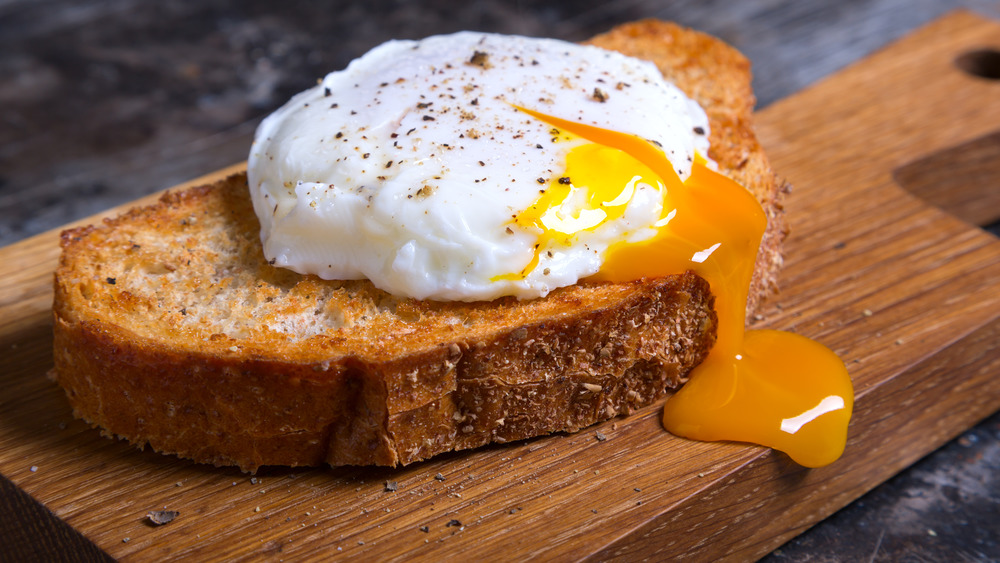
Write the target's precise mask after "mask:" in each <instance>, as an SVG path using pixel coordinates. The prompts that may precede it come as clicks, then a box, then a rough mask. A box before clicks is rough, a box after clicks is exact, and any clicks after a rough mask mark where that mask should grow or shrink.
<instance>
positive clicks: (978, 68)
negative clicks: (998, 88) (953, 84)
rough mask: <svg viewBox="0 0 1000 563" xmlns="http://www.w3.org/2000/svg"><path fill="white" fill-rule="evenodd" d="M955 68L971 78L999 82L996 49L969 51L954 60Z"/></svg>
mask: <svg viewBox="0 0 1000 563" xmlns="http://www.w3.org/2000/svg"><path fill="white" fill-rule="evenodd" d="M955 66H957V67H958V68H959V69H961V70H962V71H964V72H966V73H968V74H971V75H973V76H978V77H980V78H989V79H991V80H1000V51H998V50H996V49H977V50H975V51H969V52H967V53H963V54H961V55H959V56H958V58H956V59H955Z"/></svg>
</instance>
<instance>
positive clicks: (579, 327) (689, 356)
mask: <svg viewBox="0 0 1000 563" xmlns="http://www.w3.org/2000/svg"><path fill="white" fill-rule="evenodd" d="M594 42H595V43H596V44H598V45H600V46H604V47H607V48H613V49H615V50H619V51H622V52H624V53H626V54H632V55H634V56H639V57H642V58H646V59H650V60H653V61H654V62H656V63H657V64H658V65H659V66H660V67H661V70H663V71H664V74H665V75H667V77H668V78H669V79H672V80H674V81H675V83H677V84H678V85H679V86H680V87H681V88H682V89H685V90H686V91H688V93H689V94H691V95H692V96H694V97H695V98H696V99H698V101H699V102H700V103H702V105H703V107H705V108H706V111H707V112H708V114H709V117H710V121H711V126H712V143H713V154H712V155H711V156H712V157H713V158H714V159H715V160H716V161H717V162H718V163H719V165H720V170H721V171H723V172H725V173H727V174H730V175H731V176H733V177H734V178H736V179H737V180H739V181H741V182H743V183H744V185H746V186H748V188H749V189H751V190H752V191H753V192H754V193H755V194H756V195H757V196H758V199H760V200H761V201H762V203H763V205H764V207H765V209H766V210H767V211H768V215H769V218H772V221H771V223H770V224H769V229H768V234H767V235H765V242H764V245H763V248H762V252H761V253H760V255H759V256H758V271H757V274H756V278H755V282H754V284H755V285H754V287H753V288H752V290H751V295H752V298H751V300H750V301H751V305H750V306H753V305H754V304H755V303H756V302H757V300H758V299H759V298H760V297H761V296H762V295H763V294H764V292H765V289H766V288H767V287H768V286H769V285H771V284H772V283H773V279H774V275H775V272H776V270H777V268H778V266H779V265H780V239H781V236H782V233H783V228H784V227H783V223H782V222H781V221H780V205H779V202H778V198H780V195H781V194H780V190H779V189H778V186H779V184H778V183H777V181H776V179H775V177H774V175H773V173H771V171H770V168H769V167H768V165H767V161H766V158H765V157H764V155H763V152H762V151H761V150H760V147H759V145H758V144H757V142H756V139H755V138H754V136H753V133H752V130H751V129H750V128H749V125H748V124H749V119H750V111H751V108H752V105H753V100H752V94H751V93H750V90H749V70H748V66H749V65H748V64H747V63H746V60H745V59H744V58H743V57H742V56H741V55H739V54H738V53H736V52H735V51H734V50H732V49H731V48H729V47H727V46H725V45H723V44H721V43H720V42H718V41H717V40H715V39H712V38H710V37H708V36H704V35H702V34H698V33H695V32H692V31H689V30H685V29H683V28H680V27H677V26H674V25H672V24H665V23H662V22H651V21H647V22H640V23H637V24H632V25H628V26H623V27H621V28H618V29H616V30H614V31H612V32H610V33H608V34H605V35H602V36H600V37H597V38H595V39H594ZM677 50H680V51H681V53H680V54H678V52H676V51H677ZM713 70H714V71H715V72H712V71H713ZM727 84H728V86H727ZM775 225H777V226H775ZM62 246H63V254H62V257H61V259H60V264H59V267H58V269H57V271H56V275H55V300H54V306H53V312H54V317H55V321H54V322H55V324H54V359H55V373H56V377H57V380H58V382H59V384H60V385H61V386H62V387H63V388H64V389H65V390H66V393H67V396H68V397H69V401H70V403H71V405H72V406H73V409H74V412H75V414H76V416H78V417H80V418H83V419H84V420H87V421H89V422H90V423H92V424H94V425H95V426H98V427H100V428H102V429H103V430H104V431H105V432H107V433H109V434H113V435H117V436H119V437H122V438H125V439H127V440H128V441H130V442H132V443H134V444H136V445H139V446H143V445H145V444H149V445H150V446H151V447H152V448H153V449H155V450H157V451H160V452H164V453H172V454H177V455H179V456H181V457H184V458H188V459H192V460H195V461H198V462H204V463H212V464H216V465H237V466H239V467H241V468H242V469H243V470H246V471H254V470H256V469H257V468H258V467H260V466H261V465H292V466H294V465H319V464H323V463H329V464H331V465H368V464H377V465H398V464H407V463H412V462H414V461H418V460H421V459H426V458H428V457H431V456H433V455H436V454H438V453H442V452H446V451H450V450H457V449H465V448H473V447H477V446H481V445H483V444H487V443H490V442H507V441H512V440H520V439H524V438H529V437H532V436H538V435H541V434H546V433H550V432H557V431H574V430H577V429H580V428H583V427H585V426H588V425H590V424H593V423H595V422H598V421H600V420H605V419H608V418H611V417H614V416H617V415H619V414H623V413H628V412H631V410H633V409H636V408H640V407H643V406H646V405H648V404H650V403H652V402H654V401H655V400H657V399H659V398H660V397H662V396H663V395H664V393H665V392H666V390H667V389H669V388H674V387H676V386H678V385H680V383H681V382H682V381H683V379H684V377H685V376H686V374H687V372H688V371H689V370H690V369H691V368H692V367H693V366H695V365H697V363H698V362H700V361H701V360H702V359H703V358H704V357H705V355H706V354H707V353H708V350H709V349H710V348H711V346H712V344H713V343H714V339H715V323H716V317H715V313H714V311H713V310H712V302H713V298H712V295H711V293H710V291H709V287H708V284H707V282H705V281H704V280H703V279H701V278H700V277H698V276H696V275H695V274H693V273H690V272H688V273H683V274H677V275H672V276H667V277H664V278H659V279H647V280H639V281H636V282H630V283H581V284H578V285H576V286H572V287H567V288H562V289H559V290H557V291H555V292H553V293H551V294H550V295H549V296H547V297H545V298H543V299H535V300H530V301H518V300H516V299H514V298H503V299H498V300H495V301H491V302H477V303H441V302H429V301H416V300H412V299H399V298H395V297H393V296H390V295H388V294H386V293H385V292H382V291H380V290H378V289H376V288H374V286H372V285H371V284H370V283H369V282H367V281H346V282H336V281H324V280H320V279H318V278H316V277H314V276H302V275H299V274H295V273H293V272H290V271H287V270H282V269H278V268H274V267H272V266H271V265H269V264H268V263H267V262H266V261H265V260H264V258H263V254H262V252H261V248H260V241H259V224H258V222H257V219H256V217H255V215H254V214H253V210H252V206H251V204H250V201H249V195H248V191H247V189H246V178H245V175H236V176H232V177H230V178H228V179H226V180H224V181H220V182H218V183H216V184H213V185H209V186H202V187H198V188H194V189H191V190H188V191H184V192H179V193H170V194H167V195H165V196H164V197H163V198H162V199H161V201H160V202H159V203H158V204H157V205H154V206H150V207H146V208H137V209H133V210H131V211H129V212H127V213H125V214H123V215H122V216H120V217H117V218H115V219H107V220H105V222H104V224H103V225H100V226H89V227H83V228H78V229H73V230H69V231H66V232H64V233H63V235H62Z"/></svg>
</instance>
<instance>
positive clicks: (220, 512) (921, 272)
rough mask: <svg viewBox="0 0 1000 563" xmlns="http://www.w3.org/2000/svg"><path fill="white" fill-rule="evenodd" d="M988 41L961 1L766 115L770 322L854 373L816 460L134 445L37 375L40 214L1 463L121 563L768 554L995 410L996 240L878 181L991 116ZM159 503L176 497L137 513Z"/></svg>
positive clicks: (1, 270)
mask: <svg viewBox="0 0 1000 563" xmlns="http://www.w3.org/2000/svg"><path fill="white" fill-rule="evenodd" d="M983 47H992V48H995V49H1000V25H998V24H997V23H996V22H988V21H984V20H982V19H979V18H976V17H974V16H971V15H969V14H967V13H956V14H952V15H950V16H948V17H946V18H944V19H941V20H939V21H937V22H935V23H934V24H933V25H931V26H929V27H927V28H924V29H922V30H920V31H918V32H916V33H914V34H912V35H910V36H908V37H907V38H905V39H903V40H901V41H899V42H898V43H895V44H893V45H892V46H891V47H889V48H887V49H884V50H882V51H880V52H879V53H877V54H875V55H874V56H872V57H870V58H868V59H866V60H864V61H862V62H860V63H858V64H856V65H854V66H852V67H850V68H848V69H846V70H844V71H842V72H840V73H838V74H836V75H834V76H832V77H830V78H829V79H827V80H825V81H823V82H821V83H819V84H817V85H815V86H813V87H811V88H809V89H807V90H805V91H803V92H801V93H800V94H797V95H795V96H792V97H791V98H788V99H786V100H783V101H781V102H778V103H776V104H773V105H771V106H770V107H769V108H768V109H767V110H766V111H764V112H762V113H761V114H760V115H759V116H758V129H759V133H760V136H761V139H762V141H763V143H764V145H765V147H767V149H768V151H769V154H770V155H771V157H772V160H773V162H774V165H775V167H776V168H777V169H778V170H779V171H780V172H781V173H782V174H783V175H785V176H786V177H787V178H788V179H789V180H790V181H791V182H792V183H793V184H794V185H795V186H796V189H795V191H794V193H793V195H792V197H791V198H790V201H789V202H788V206H787V207H788V212H789V218H790V220H791V221H792V223H793V236H792V238H791V239H790V240H789V244H788V260H787V267H786V269H785V270H784V272H783V276H782V285H783V292H782V294H781V295H780V296H779V297H778V298H777V299H775V300H773V301H772V303H771V304H770V305H769V306H768V307H767V308H766V310H765V311H764V316H765V318H764V319H763V322H764V324H765V326H768V327H774V328H782V329H791V330H796V331H798V332H801V333H803V334H806V335H808V336H811V337H814V338H817V339H819V340H820V341H822V342H824V343H826V344H827V345H829V346H830V347H832V348H833V349H834V350H836V351H837V352H838V353H839V354H840V355H841V357H842V358H843V359H844V360H845V361H846V362H847V363H848V367H849V370H850V372H851V375H852V378H853V380H854V383H855V388H856V394H857V401H856V405H855V416H854V419H853V421H852V424H851V429H850V437H849V443H848V447H847V452H846V453H845V455H844V457H843V458H842V459H841V460H839V461H838V462H837V463H835V464H833V465H831V466H829V467H825V468H821V469H814V470H806V469H803V468H801V467H798V466H796V465H795V464H793V463H791V462H790V461H788V459H787V458H786V457H785V456H783V455H782V454H777V453H774V452H771V451H769V450H766V449H764V448H759V447H754V446H744V445H740V444H728V443H723V444H708V443H699V442H688V441H685V440H681V439H678V438H674V437H672V436H670V435H668V434H666V433H665V432H664V431H663V430H662V428H661V427H660V425H659V420H658V418H659V409H658V408H649V409H645V410H643V411H640V412H638V413H637V414H635V415H633V416H632V417H629V418H625V419H618V420H615V421H609V422H607V423H604V424H600V425H597V426H595V427H593V428H591V429H587V430H584V431H582V432H580V433H577V434H572V435H555V436H551V437H546V438H541V439H535V440H529V441H526V442H522V443H516V444H510V445H505V446H494V447H488V448H484V449H481V450H477V451H473V452H459V453H453V454H447V455H444V456H441V457H439V458H435V459H433V460H430V461H427V462H423V463H420V464H416V465H414V466H409V467H406V468H403V469H399V470H390V469H356V468H339V469H316V470H290V469H280V468H273V469H266V470H262V471H261V472H259V473H258V475H257V476H255V477H250V476H247V475H243V474H240V473H239V472H237V471H235V470H229V469H215V468H211V467H205V466H199V465H193V464H190V463H187V462H183V461H180V460H177V459H174V458H170V457H164V456H160V455H157V454H155V453H152V452H140V451H136V450H134V449H132V448H131V447H129V446H127V445H125V444H123V443H119V442H116V441H112V440H109V439H106V438H103V437H101V436H100V435H99V433H98V432H97V431H95V430H92V429H89V428H88V427H86V425H84V424H83V423H81V422H79V421H75V420H73V419H72V417H71V415H70V412H69V408H68V406H67V405H66V402H65V399H64V398H63V397H62V395H61V391H59V389H57V388H56V387H55V385H53V384H52V383H51V382H49V381H48V380H47V379H46V377H45V373H46V371H47V370H48V369H49V368H50V367H51V336H50V330H51V321H50V312H49V307H50V305H51V289H50V285H51V273H52V269H53V267H54V263H55V260H56V257H57V254H58V248H57V233H56V232H50V233H45V234H43V235H39V236H37V237H35V238H32V239H29V240H26V241H23V242H22V243H19V244H16V245H13V246H10V247H7V248H4V249H2V250H0V350H3V351H4V354H5V357H6V359H5V362H4V363H5V366H6V367H4V369H3V372H2V380H0V384H2V385H3V388H4V393H3V396H2V399H0V452H2V453H0V473H3V474H4V475H5V476H7V477H8V478H9V479H10V480H11V481H13V482H14V483H15V484H17V485H18V486H19V487H20V488H22V489H23V490H25V491H27V492H29V493H30V494H31V495H33V496H34V497H35V498H37V499H38V500H40V501H41V502H42V503H43V504H45V505H46V506H47V507H48V508H50V509H51V510H52V511H53V512H54V513H55V514H56V515H57V516H59V517H60V518H62V519H63V520H64V521H66V522H67V523H69V524H70V525H71V526H73V527H74V528H76V529H78V530H80V531H81V532H83V533H84V534H85V535H86V536H87V537H88V538H90V539H91V540H93V541H94V542H95V543H96V544H97V545H98V546H100V547H101V548H102V549H104V550H105V551H107V552H108V553H109V554H111V555H113V556H115V557H118V558H124V559H131V560H152V559H163V558H168V557H169V558H182V557H186V558H190V557H194V558H198V559H234V560H239V559H261V558H264V559H275V560H277V559H282V558H285V559H288V558H295V559H302V558H310V557H312V558H319V557H329V556H331V555H336V554H344V555H349V556H357V557H366V558H377V559H386V560H392V559H395V560H401V559H410V558H424V559H430V558H435V559H438V558H442V557H445V556H448V555H452V556H455V555H458V554H459V553H461V554H462V556H463V557H465V558H470V559H475V558H490V557H496V556H497V554H503V556H504V557H505V558H507V559H520V558H525V557H544V558H552V557H555V556H557V555H558V556H559V557H560V558H565V559H593V560H609V559H627V560H634V559H637V558H641V557H650V558H656V559H667V558H682V557H687V558H692V559H696V560H706V559H732V560H746V559H754V558H756V557H759V556H761V555H762V554H764V553H767V552H769V551H771V550H773V549H774V548H775V547H777V546H778V545H780V544H781V543H783V542H784V541H786V540H787V539H789V538H790V537H792V536H794V535H795V534H797V533H799V532H801V531H803V530H804V529H806V528H807V527H808V526H810V525H811V524H813V523H815V522H816V521H818V520H819V519H821V518H823V517H825V516H826V515H828V514H830V513H832V512H833V511H835V510H837V509H838V508H840V507H841V506H843V505H845V504H847V503H848V502H849V501H851V500H852V499H854V498H856V497H858V496H860V495H861V494H863V493H864V492H865V491H867V490H869V489H870V488H872V487H874V486H875V485H876V484H878V483H880V482H882V481H884V480H885V479H887V478H888V477H890V476H891V475H893V474H894V473H896V472H897V471H899V470H900V469H902V468H903V467H905V466H907V465H908V464H910V463H912V462H913V461H914V460H916V459H918V458H919V457H921V456H923V455H925V454H926V453H927V452H929V451H931V450H933V449H935V448H936V447H938V446H939V445H940V444H942V443H943V442H944V441H946V440H948V439H949V438H951V437H952V436H954V435H956V434H957V433H959V432H960V431H962V430H963V429H965V428H967V427H968V426H970V425H971V424H973V423H975V422H976V421H978V420H979V419H981V418H983V417H984V416H987V415H988V414H990V413H992V412H994V411H996V410H997V409H998V408H1000V378H998V377H996V375H997V373H998V372H1000V351H998V350H997V342H998V341H1000V338H998V337H1000V282H998V281H997V280H1000V242H998V241H997V239H996V238H995V237H992V236H991V235H989V234H987V233H984V232H983V231H981V230H979V229H976V228H974V227H972V226H970V225H969V224H968V223H966V222H964V221H961V220H959V219H957V218H955V217H953V216H951V215H948V214H947V213H945V212H943V211H941V210H939V209H937V208H935V207H933V206H931V205H929V204H927V203H926V202H924V201H922V200H921V199H919V198H918V197H917V196H915V195H913V194H912V193H910V192H908V191H907V190H905V189H903V188H902V187H900V186H899V185H898V184H897V183H896V182H895V181H894V179H893V176H894V174H895V173H896V171H897V170H899V169H901V167H905V166H906V165H907V164H908V163H913V162H918V161H921V160H923V159H927V158H931V157H933V155H935V154H939V153H943V152H947V151H948V150H949V149H952V148H953V147H956V146H959V145H962V144H964V143H970V142H974V141H975V140H976V139H981V138H986V137H987V136H988V135H991V134H995V133H996V132H997V131H1000V82H997V81H990V80H986V79H983V78H978V77H972V76H970V75H968V74H966V73H964V72H962V71H961V70H959V69H957V68H956V67H955V66H954V64H953V60H954V59H955V58H956V57H957V56H959V55H960V54H962V53H963V52H966V51H968V50H971V49H973V48H983ZM227 172H228V171H227ZM210 179H211V178H210V177H209V178H205V179H203V180H204V181H207V180H210ZM941 181H942V182H945V183H947V181H948V179H947V177H944V178H942V180H941ZM115 211H117V210H112V212H115ZM596 431H600V432H601V433H602V434H603V435H604V436H606V438H607V439H606V440H603V441H602V440H598V439H596V434H595V432H596ZM32 467H34V468H35V470H34V471H32ZM437 476H439V477H440V478H437ZM387 481H393V482H395V483H396V484H397V490H395V491H389V490H387V487H386V482H387ZM161 508H168V509H171V510H178V511H179V512H180V515H179V516H178V517H177V518H176V519H175V520H174V521H173V522H171V523H169V524H166V525H164V526H160V527H152V526H150V525H147V524H146V523H145V522H144V520H145V515H146V513H147V512H148V511H150V510H155V509H161Z"/></svg>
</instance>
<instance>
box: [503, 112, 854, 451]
mask: <svg viewBox="0 0 1000 563" xmlns="http://www.w3.org/2000/svg"><path fill="white" fill-rule="evenodd" d="M519 109H521V110H522V111H524V112H526V113H528V114H530V115H532V116H534V117H536V118H537V119H540V120H542V121H545V122H546V123H548V124H550V125H552V126H554V127H555V128H558V129H559V130H561V132H566V133H570V134H572V135H576V136H578V137H582V138H584V139H586V140H588V141H591V143H588V144H583V145H579V146H577V147H575V148H573V149H571V150H570V152H569V155H568V156H567V163H566V172H565V174H564V175H563V176H562V177H561V178H568V180H563V181H562V183H560V182H559V180H554V181H553V182H552V183H550V184H549V186H548V188H547V189H545V191H544V193H542V194H541V195H540V197H539V198H538V200H537V201H536V202H535V203H534V204H533V205H532V206H531V207H530V208H529V209H527V210H526V211H524V212H523V213H521V214H520V215H519V216H518V217H517V218H516V219H515V223H517V224H519V225H522V226H533V227H534V228H536V229H540V231H541V233H542V234H541V236H540V240H539V243H540V247H541V248H544V247H545V243H547V242H549V241H552V240H563V241H568V240H569V239H571V238H572V236H573V235H574V233H577V232H579V231H582V230H586V229H593V228H596V227H597V226H598V225H600V224H601V223H603V222H604V221H606V220H609V219H613V218H616V217H620V216H621V214H622V213H624V211H625V206H626V205H627V203H628V201H629V199H630V198H631V196H632V193H633V190H634V189H635V186H636V184H637V182H642V183H645V184H647V185H650V186H656V187H657V189H659V190H660V192H661V193H662V194H663V202H664V206H663V214H662V218H661V219H660V221H658V222H657V223H656V227H657V232H656V234H655V235H654V236H653V237H652V238H649V239H646V240H643V241H640V242H634V243H629V242H620V243H617V244H615V245H613V246H612V247H611V248H609V249H608V251H607V253H606V255H605V257H604V263H603V266H602V267H601V270H600V271H599V272H598V273H597V274H595V275H593V276H591V277H589V278H587V280H588V281H612V282H619V281H630V280H636V279H640V278H644V277H657V276H665V275H670V274H676V273H678V272H683V271H686V270H693V271H694V272H695V273H697V274H698V275H700V276H701V277H703V278H704V279H705V280H707V281H708V283H709V285H710V286H711V289H712V293H713V295H714V297H715V310H716V314H717V316H718V325H717V340H716V342H715V345H714V346H713V347H712V350H711V352H710V353H709V355H708V357H707V358H706V359H705V360H704V361H703V362H702V363H701V364H700V365H698V366H697V367H696V368H695V369H694V370H692V372H691V373H690V374H689V381H688V382H687V383H686V384H685V385H684V386H683V387H681V389H680V390H679V391H678V392H677V393H676V394H675V395H674V396H673V397H671V398H670V399H669V400H668V401H667V403H666V405H665V407H664V412H663V424H664V426H665V427H666V429H667V430H668V431H670V432H671V433H673V434H675V435H678V436H683V437H687V438H691V439H695V440H705V441H718V440H733V441H741V442H752V443H756V444H761V445H764V446H768V447H771V448H774V449H777V450H781V451H783V452H785V453H787V454H788V455H789V456H790V457H791V458H792V459H793V460H794V461H796V462H797V463H799V464H801V465H803V466H806V467H820V466H823V465H827V464H829V463H832V462H833V461H835V460H836V459H837V458H839V457H840V455H841V454H842V453H843V451H844V446H845V444H846V440H847V425H848V422H849V421H850V417H851V411H852V409H853V403H854V392H853V388H852V385H851V379H850V376H849V375H848V374H847V370H846V368H845V367H844V363H843V362H842V361H841V360H840V358H838V357H837V356H836V354H834V353H833V352H832V351H830V350H829V349H828V348H826V347H825V346H823V345H822V344H819V343H817V342H815V341H813V340H810V339H808V338H806V337H804V336H801V335H797V334H794V333H789V332H782V331H777V330H749V331H745V330H744V326H745V320H746V319H745V311H746V298H747V292H748V291H749V285H750V279H751V277H752V275H753V268H754V262H755V259H756V253H757V248H758V246H759V244H760V240H761V237H762V235H763V233H764V229H765V227H766V226H767V218H766V216H765V215H764V212H763V210H762V208H761V206H760V203H758V202H757V200H756V198H755V197H754V196H753V195H752V194H751V193H750V192H748V191H747V190H746V189H744V188H743V187H742V186H740V185H739V184H737V183H736V182H734V181H732V180H730V179H729V178H727V177H726V176H724V175H722V174H719V173H717V172H714V171H713V170H711V169H710V168H709V167H708V166H706V164H705V161H704V160H703V159H701V158H698V159H696V162H695V163H694V166H693V170H692V173H691V175H690V177H689V178H688V179H687V180H686V181H684V182H681V180H680V178H679V176H678V175H677V172H676V171H675V170H674V168H673V166H672V165H671V163H670V161H669V160H667V158H666V156H665V155H664V154H663V151H661V150H660V149H658V148H657V147H655V146H653V145H652V144H651V143H649V142H647V141H645V140H643V139H640V138H638V137H635V136H633V135H628V134H624V133H618V132H614V131H609V130H606V129H601V128H597V127H593V126H589V125H584V124H580V123H576V122H572V121H567V120H563V119H560V118H556V117H553V116H549V115H545V114H541V113H538V112H535V111H533V110H528V109H525V108H519ZM577 190H585V191H586V193H583V194H581V193H574V192H575V191H577ZM570 202H576V203H575V208H574V209H575V211H570V208H569V206H570V205H571V204H570ZM580 202H585V204H583V205H580ZM537 262H538V257H537V253H536V256H535V258H534V259H533V260H532V263H531V264H529V265H528V267H527V268H526V269H525V272H527V271H530V270H531V269H532V268H534V267H535V265H536V264H537Z"/></svg>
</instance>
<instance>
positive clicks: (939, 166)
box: [893, 131, 1000, 236]
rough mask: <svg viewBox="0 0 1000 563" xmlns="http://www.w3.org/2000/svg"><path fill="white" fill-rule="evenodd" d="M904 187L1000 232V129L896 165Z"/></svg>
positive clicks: (993, 230)
mask: <svg viewBox="0 0 1000 563" xmlns="http://www.w3.org/2000/svg"><path fill="white" fill-rule="evenodd" d="M893 178H894V179H895V180H896V182H898V183H899V185H900V186H902V187H903V188H904V189H905V190H907V191H909V192H910V193H912V194H913V195H915V196H917V197H919V198H920V199H922V200H924V201H926V202H927V203H930V204H931V205H934V206H936V207H939V208H941V209H943V210H944V211H946V212H948V213H950V214H951V215H954V216H955V217H958V218H959V219H961V220H963V221H965V222H967V223H971V224H973V225H977V226H979V227H982V228H984V229H986V230H988V231H990V232H992V233H993V234H994V235H997V236H1000V131H996V132H993V133H989V134H987V135H984V136H982V137H979V138H977V139H973V140H971V141H968V142H966V143H963V144H961V145H958V146H955V147H952V148H949V149H945V150H942V151H938V152H936V153H934V154H932V155H930V156H926V157H924V158H921V159H919V160H916V161H914V162H911V163H909V164H905V165H903V166H901V167H899V168H897V169H896V171H895V172H894V173H893Z"/></svg>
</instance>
